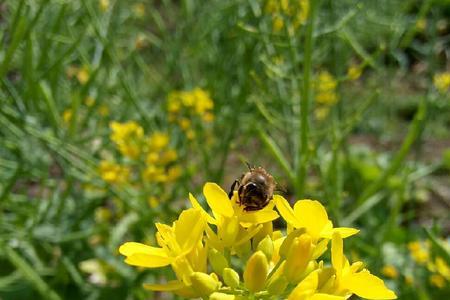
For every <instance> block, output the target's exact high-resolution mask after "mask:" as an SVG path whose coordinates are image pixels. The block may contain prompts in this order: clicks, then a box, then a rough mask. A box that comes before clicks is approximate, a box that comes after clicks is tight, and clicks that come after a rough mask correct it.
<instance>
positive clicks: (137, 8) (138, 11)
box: [132, 2, 145, 18]
mask: <svg viewBox="0 0 450 300" xmlns="http://www.w3.org/2000/svg"><path fill="white" fill-rule="evenodd" d="M132 10H133V13H134V15H135V16H136V17H138V18H143V17H144V16H145V4H144V3H142V2H140V3H136V4H134V5H133V7H132Z"/></svg>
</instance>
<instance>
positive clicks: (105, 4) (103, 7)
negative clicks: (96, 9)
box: [99, 0, 109, 12]
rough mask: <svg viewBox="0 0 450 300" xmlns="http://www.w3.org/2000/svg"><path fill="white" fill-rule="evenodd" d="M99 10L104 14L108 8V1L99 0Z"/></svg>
mask: <svg viewBox="0 0 450 300" xmlns="http://www.w3.org/2000/svg"><path fill="white" fill-rule="evenodd" d="M99 6H100V10H101V11H103V12H105V11H107V10H108V8H109V0H100V1H99Z"/></svg>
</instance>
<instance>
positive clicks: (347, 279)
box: [331, 232, 397, 299]
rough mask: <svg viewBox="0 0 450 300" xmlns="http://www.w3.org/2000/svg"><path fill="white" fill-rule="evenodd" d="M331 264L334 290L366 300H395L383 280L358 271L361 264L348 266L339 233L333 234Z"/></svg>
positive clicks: (366, 272)
mask: <svg viewBox="0 0 450 300" xmlns="http://www.w3.org/2000/svg"><path fill="white" fill-rule="evenodd" d="M331 262H332V265H333V268H334V270H335V272H336V277H335V281H334V290H335V291H342V292H343V293H346V294H347V295H350V294H356V295H358V296H359V297H362V298H366V299H397V296H396V295H395V293H394V292H393V291H391V290H390V289H388V288H387V287H386V286H385V285H384V282H383V280H381V279H380V278H378V277H377V276H375V275H373V274H371V273H370V272H369V271H368V270H367V269H362V270H361V271H359V270H360V269H361V267H362V265H363V263H362V262H359V261H358V262H355V263H353V264H351V265H350V263H349V261H348V260H347V258H346V257H345V256H344V249H343V241H342V237H341V235H340V233H339V232H334V233H333V238H332V245H331Z"/></svg>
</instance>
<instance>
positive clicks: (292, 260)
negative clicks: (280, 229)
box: [284, 234, 312, 283]
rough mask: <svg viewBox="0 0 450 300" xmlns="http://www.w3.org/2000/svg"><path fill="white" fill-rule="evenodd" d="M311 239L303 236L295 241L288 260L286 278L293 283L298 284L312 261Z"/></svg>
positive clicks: (306, 235)
mask: <svg viewBox="0 0 450 300" xmlns="http://www.w3.org/2000/svg"><path fill="white" fill-rule="evenodd" d="M311 246H312V245H311V237H310V236H309V235H308V234H302V235H301V236H299V237H297V238H295V239H294V241H293V242H292V245H291V247H290V249H289V253H288V255H287V258H286V266H285V272H284V274H285V275H286V278H287V279H288V281H289V282H291V283H297V282H298V281H299V280H300V278H301V276H302V274H303V272H304V271H305V269H306V267H307V266H308V263H309V261H310V259H311Z"/></svg>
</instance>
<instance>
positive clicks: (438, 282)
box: [429, 274, 446, 289]
mask: <svg viewBox="0 0 450 300" xmlns="http://www.w3.org/2000/svg"><path fill="white" fill-rule="evenodd" d="M429 280H430V284H431V285H433V286H435V287H437V288H440V289H442V288H444V287H445V286H446V283H445V278H444V277H443V276H441V275H439V274H432V275H431V276H430V278H429Z"/></svg>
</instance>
